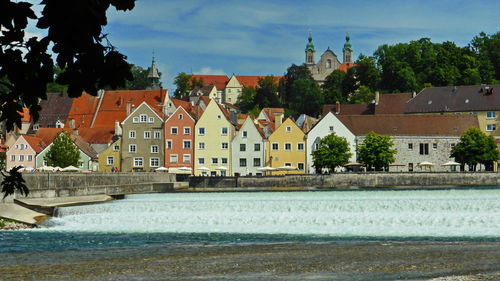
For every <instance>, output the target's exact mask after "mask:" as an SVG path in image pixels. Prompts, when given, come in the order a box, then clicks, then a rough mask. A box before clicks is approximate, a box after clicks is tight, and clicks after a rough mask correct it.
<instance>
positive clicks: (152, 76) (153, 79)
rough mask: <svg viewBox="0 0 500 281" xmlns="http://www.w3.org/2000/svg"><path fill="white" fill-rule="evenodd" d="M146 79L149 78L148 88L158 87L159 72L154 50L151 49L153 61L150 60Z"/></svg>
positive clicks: (154, 88)
mask: <svg viewBox="0 0 500 281" xmlns="http://www.w3.org/2000/svg"><path fill="white" fill-rule="evenodd" d="M148 80H149V87H148V88H149V89H151V90H156V89H159V88H160V74H159V72H158V68H157V67H156V64H155V54H154V51H153V61H152V62H151V67H150V68H149V73H148Z"/></svg>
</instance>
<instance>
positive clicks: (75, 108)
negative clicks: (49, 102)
mask: <svg viewBox="0 0 500 281" xmlns="http://www.w3.org/2000/svg"><path fill="white" fill-rule="evenodd" d="M98 103H99V99H98V98H97V97H95V96H92V95H90V94H87V93H83V94H82V95H81V96H80V97H78V98H75V99H73V103H72V104H71V108H70V109H69V113H68V118H67V119H66V123H65V125H64V126H65V127H67V128H69V127H70V126H69V125H70V124H69V123H70V122H69V120H70V119H73V120H75V121H74V122H75V128H90V124H91V123H92V118H94V114H95V111H96V109H97V104H98Z"/></svg>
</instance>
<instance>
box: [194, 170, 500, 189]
mask: <svg viewBox="0 0 500 281" xmlns="http://www.w3.org/2000/svg"><path fill="white" fill-rule="evenodd" d="M473 185H493V186H496V185H500V173H494V172H491V173H486V172H485V173H339V174H330V175H286V176H273V177H224V178H222V177H191V178H190V181H189V187H190V188H210V187H217V188H223V187H233V188H234V187H242V188H247V187H317V188H351V187H352V188H356V187H393V186H407V187H409V186H412V187H413V186H414V187H420V186H421V187H433V186H473Z"/></svg>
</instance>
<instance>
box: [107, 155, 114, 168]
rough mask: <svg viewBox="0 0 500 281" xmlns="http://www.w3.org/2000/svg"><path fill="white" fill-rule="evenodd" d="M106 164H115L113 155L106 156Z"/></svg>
mask: <svg viewBox="0 0 500 281" xmlns="http://www.w3.org/2000/svg"><path fill="white" fill-rule="evenodd" d="M106 164H107V165H108V166H112V165H114V164H115V158H114V157H113V156H108V158H107V159H106Z"/></svg>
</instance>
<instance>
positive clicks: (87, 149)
mask: <svg viewBox="0 0 500 281" xmlns="http://www.w3.org/2000/svg"><path fill="white" fill-rule="evenodd" d="M71 139H72V140H73V141H74V142H75V145H76V146H78V148H80V150H81V151H83V153H85V154H87V155H88V156H89V157H90V158H94V159H95V158H97V152H95V150H94V149H93V148H92V147H91V146H90V144H89V143H88V142H86V141H85V140H84V139H83V138H82V137H81V136H77V135H71Z"/></svg>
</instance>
